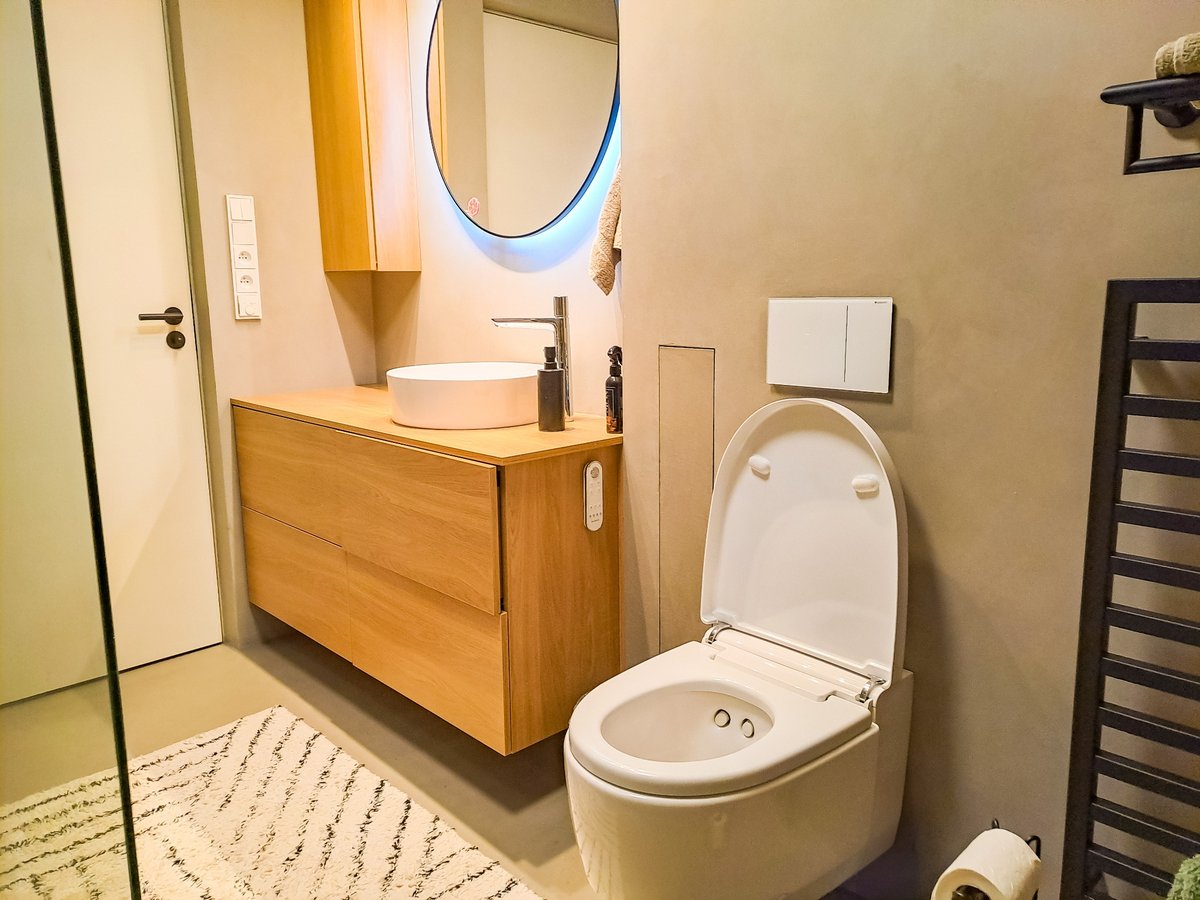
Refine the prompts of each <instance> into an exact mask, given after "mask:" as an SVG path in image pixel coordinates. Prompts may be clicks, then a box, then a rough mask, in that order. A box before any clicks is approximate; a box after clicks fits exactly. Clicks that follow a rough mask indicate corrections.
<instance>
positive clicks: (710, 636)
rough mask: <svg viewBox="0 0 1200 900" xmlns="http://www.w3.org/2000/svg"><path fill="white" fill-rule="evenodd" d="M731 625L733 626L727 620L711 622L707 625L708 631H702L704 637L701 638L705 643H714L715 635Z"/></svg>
mask: <svg viewBox="0 0 1200 900" xmlns="http://www.w3.org/2000/svg"><path fill="white" fill-rule="evenodd" d="M732 627H733V626H732V625H730V624H729V623H728V622H713V623H712V625H710V626H709V627H708V631H706V632H704V637H703V638H702V639H701V640H702V642H703V643H705V644H715V643H716V641H717V635H718V634H720V633H721V632H722V631H724V630H725V629H726V628H732Z"/></svg>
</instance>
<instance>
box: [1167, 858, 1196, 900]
mask: <svg viewBox="0 0 1200 900" xmlns="http://www.w3.org/2000/svg"><path fill="white" fill-rule="evenodd" d="M1167 900H1200V856H1193V857H1192V858H1191V859H1185V860H1184V861H1183V865H1181V866H1180V867H1179V871H1178V872H1177V873H1175V884H1173V885H1172V886H1171V893H1169V894H1167Z"/></svg>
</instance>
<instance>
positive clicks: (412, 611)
mask: <svg viewBox="0 0 1200 900" xmlns="http://www.w3.org/2000/svg"><path fill="white" fill-rule="evenodd" d="M347 569H348V572H349V584H350V590H349V593H350V621H351V633H352V641H351V643H352V646H351V652H350V660H351V662H353V663H354V665H355V666H357V667H358V668H360V669H362V670H363V671H364V672H366V673H367V674H368V675H371V676H373V677H374V678H377V679H379V680H380V681H382V682H383V683H384V684H386V685H388V686H389V687H391V688H393V689H394V690H397V691H399V692H400V693H402V694H404V695H405V696H406V697H408V698H409V699H411V700H413V701H415V702H417V703H419V704H421V706H424V707H425V708H426V709H428V710H429V711H430V712H433V713H436V714H437V715H438V716H441V717H442V718H443V719H445V720H446V721H447V722H449V723H450V724H451V725H454V726H456V727H457V728H461V729H462V730H463V731H465V732H466V733H467V734H469V735H471V736H472V737H474V738H475V739H476V740H479V741H482V742H483V743H484V744H487V745H488V746H489V747H491V748H492V749H493V750H496V751H498V752H500V753H507V752H508V711H507V702H506V701H507V697H508V685H507V679H508V661H507V654H508V616H507V615H505V614H503V613H502V614H500V615H489V614H488V613H485V612H482V611H480V610H478V609H473V608H471V607H470V606H467V605H466V604H465V603H460V602H458V601H457V600H455V599H453V598H451V597H447V596H445V595H443V594H439V593H438V592H437V591H434V590H430V589H429V588H427V587H425V586H424V585H421V584H418V583H416V582H414V581H411V580H409V579H407V578H404V577H402V576H400V575H397V574H395V573H394V572H390V571H388V570H387V569H383V568H380V567H379V566H376V565H373V564H372V563H369V562H366V561H365V560H361V559H357V558H355V557H354V556H349V557H347Z"/></svg>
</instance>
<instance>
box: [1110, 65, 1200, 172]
mask: <svg viewBox="0 0 1200 900" xmlns="http://www.w3.org/2000/svg"><path fill="white" fill-rule="evenodd" d="M1100 99H1101V100H1103V101H1104V102H1105V103H1111V104H1113V105H1115V106H1125V107H1128V109H1129V114H1128V118H1127V124H1126V126H1125V174H1126V175H1137V174H1140V173H1142V172H1168V171H1170V170H1172V169H1194V168H1197V167H1200V153H1180V154H1178V155H1176V156H1153V157H1151V158H1150V159H1142V118H1143V115H1144V113H1145V111H1146V110H1147V109H1151V110H1153V111H1154V118H1155V119H1157V120H1158V122H1159V124H1160V125H1163V126H1165V127H1167V128H1183V127H1184V126H1186V125H1191V124H1192V123H1193V122H1195V121H1197V120H1200V110H1197V109H1196V108H1195V107H1194V106H1192V101H1193V100H1200V75H1181V76H1179V77H1177V78H1155V79H1152V80H1151V81H1135V82H1133V83H1131V84H1115V85H1113V86H1112V87H1108V88H1105V89H1104V90H1103V91H1101V92H1100Z"/></svg>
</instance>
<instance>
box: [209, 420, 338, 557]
mask: <svg viewBox="0 0 1200 900" xmlns="http://www.w3.org/2000/svg"><path fill="white" fill-rule="evenodd" d="M233 420H234V425H235V433H236V438H237V458H238V480H239V482H240V484H241V489H242V505H243V506H245V507H249V508H250V509H253V510H255V511H257V512H260V513H263V514H264V515H268V516H270V517H271V518H273V519H278V520H279V521H281V522H287V523H288V524H289V525H294V526H295V527H297V528H299V529H302V530H304V531H307V532H309V533H310V534H315V535H316V536H317V537H321V538H324V539H325V540H327V541H332V542H333V543H335V544H340V543H341V513H342V510H341V491H340V490H339V482H340V479H341V476H340V471H339V466H338V463H337V441H336V436H337V432H335V431H333V430H332V429H329V428H322V427H321V426H319V425H310V424H308V423H307V422H297V421H295V420H294V419H287V418H284V417H283V416H273V415H271V414H270V413H262V412H255V411H254V410H250V409H243V408H241V407H234V410H233Z"/></svg>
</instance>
